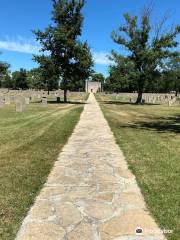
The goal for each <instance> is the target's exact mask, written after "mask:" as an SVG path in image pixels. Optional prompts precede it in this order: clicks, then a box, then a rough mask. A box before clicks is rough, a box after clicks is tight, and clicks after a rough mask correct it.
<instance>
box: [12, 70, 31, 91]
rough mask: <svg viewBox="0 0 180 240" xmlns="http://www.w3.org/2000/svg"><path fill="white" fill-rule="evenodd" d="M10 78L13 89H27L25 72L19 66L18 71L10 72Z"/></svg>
mask: <svg viewBox="0 0 180 240" xmlns="http://www.w3.org/2000/svg"><path fill="white" fill-rule="evenodd" d="M12 80H13V83H14V88H15V89H27V88H28V84H27V72H26V70H25V69H23V68H21V69H20V70H19V71H15V72H13V73H12Z"/></svg>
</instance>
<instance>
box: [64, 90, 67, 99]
mask: <svg viewBox="0 0 180 240" xmlns="http://www.w3.org/2000/svg"><path fill="white" fill-rule="evenodd" d="M64 102H65V103H67V89H66V87H65V88H64Z"/></svg>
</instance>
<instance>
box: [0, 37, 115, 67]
mask: <svg viewBox="0 0 180 240" xmlns="http://www.w3.org/2000/svg"><path fill="white" fill-rule="evenodd" d="M0 49H4V50H8V51H14V52H20V53H28V54H38V53H39V50H40V46H39V44H38V43H37V42H36V41H35V40H28V39H25V38H23V37H21V36H18V37H17V38H16V39H13V40H12V39H10V38H9V37H7V38H6V39H5V40H1V39H0ZM107 55H108V53H106V52H103V51H100V52H96V51H93V60H94V63H95V64H100V65H109V64H111V61H110V60H109V59H108V57H107Z"/></svg>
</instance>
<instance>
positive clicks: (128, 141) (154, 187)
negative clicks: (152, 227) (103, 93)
mask: <svg viewBox="0 0 180 240" xmlns="http://www.w3.org/2000/svg"><path fill="white" fill-rule="evenodd" d="M96 98H97V100H98V101H99V103H100V106H101V109H102V112H103V114H104V117H105V118H106V120H107V122H108V124H109V126H110V128H111V130H112V132H113V134H114V136H115V139H116V142H117V144H118V145H119V146H120V148H121V149H122V151H123V153H124V155H125V157H126V160H127V162H128V166H129V169H130V170H131V171H132V173H133V174H134V175H135V176H136V180H137V182H138V185H139V186H140V189H141V191H142V194H143V195H144V198H145V202H146V205H147V207H148V209H149V211H150V213H151V214H152V215H153V217H154V219H155V220H156V222H157V224H158V225H159V226H160V228H161V229H162V230H164V229H165V230H173V233H170V234H165V235H166V237H167V239H168V240H179V239H180V231H179V230H180V218H179V216H180V214H179V209H180V208H179V206H180V205H179V200H178V199H180V196H179V193H180V192H179V190H180V189H179V187H178V186H179V185H180V182H179V180H180V179H179V177H178V174H179V173H178V172H179V171H178V169H179V167H178V152H177V153H176V154H174V152H176V150H175V149H174V151H171V149H172V147H174V148H176V149H177V147H178V146H177V145H176V146H174V145H173V143H171V141H172V140H174V139H175V138H174V137H173V136H175V135H176V134H173V136H172V134H171V133H168V134H169V135H167V137H166V135H165V133H160V132H158V131H156V130H155V131H152V130H149V129H138V128H137V129H136V127H135V128H133V127H129V123H127V122H124V123H123V124H122V120H121V122H118V118H123V114H124V113H126V111H122V112H121V114H120V115H118V110H119V109H118V106H116V107H117V109H116V111H117V113H115V112H114V109H113V110H112V107H113V105H112V104H110V105H106V104H104V103H103V102H101V99H100V97H99V96H96ZM114 106H115V105H114ZM126 106H127V107H128V105H126ZM116 107H115V108H116ZM123 108H125V105H124V107H123ZM130 108H132V106H131V107H130ZM131 111H132V109H131ZM133 111H136V106H134V109H133ZM127 113H128V110H127ZM114 114H115V115H114ZM113 115H114V117H113ZM124 116H125V115H124ZM151 117H152V116H151ZM141 138H142V139H141ZM166 138H167V139H166ZM163 139H166V141H164V142H163ZM178 139H179V138H178ZM148 145H149V146H148ZM135 146H136V148H134V147H135ZM144 149H146V151H144ZM153 151H154V155H153V156H150V155H151V154H152V152H153ZM158 153H159V155H158ZM156 154H157V156H155V155H156ZM164 156H167V157H166V159H165V160H164V159H163V158H164ZM153 158H154V160H153ZM143 161H144V163H143ZM151 161H152V162H151ZM153 170H154V172H153ZM178 182H179V185H178ZM178 189H179V190H178ZM178 196H179V197H178ZM178 219H179V220H178Z"/></svg>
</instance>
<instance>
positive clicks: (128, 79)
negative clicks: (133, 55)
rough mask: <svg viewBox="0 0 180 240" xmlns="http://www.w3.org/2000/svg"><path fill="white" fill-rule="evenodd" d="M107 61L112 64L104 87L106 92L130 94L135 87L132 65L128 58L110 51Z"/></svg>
mask: <svg viewBox="0 0 180 240" xmlns="http://www.w3.org/2000/svg"><path fill="white" fill-rule="evenodd" d="M109 59H110V60H111V62H113V64H111V65H110V67H109V78H108V80H107V83H106V85H105V88H106V90H108V88H109V89H110V91H114V92H132V91H135V90H136V88H137V86H136V83H135V81H134V79H135V69H134V63H133V62H132V61H131V59H130V58H129V57H124V56H121V55H119V54H118V53H117V52H115V51H112V53H111V56H109Z"/></svg>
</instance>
